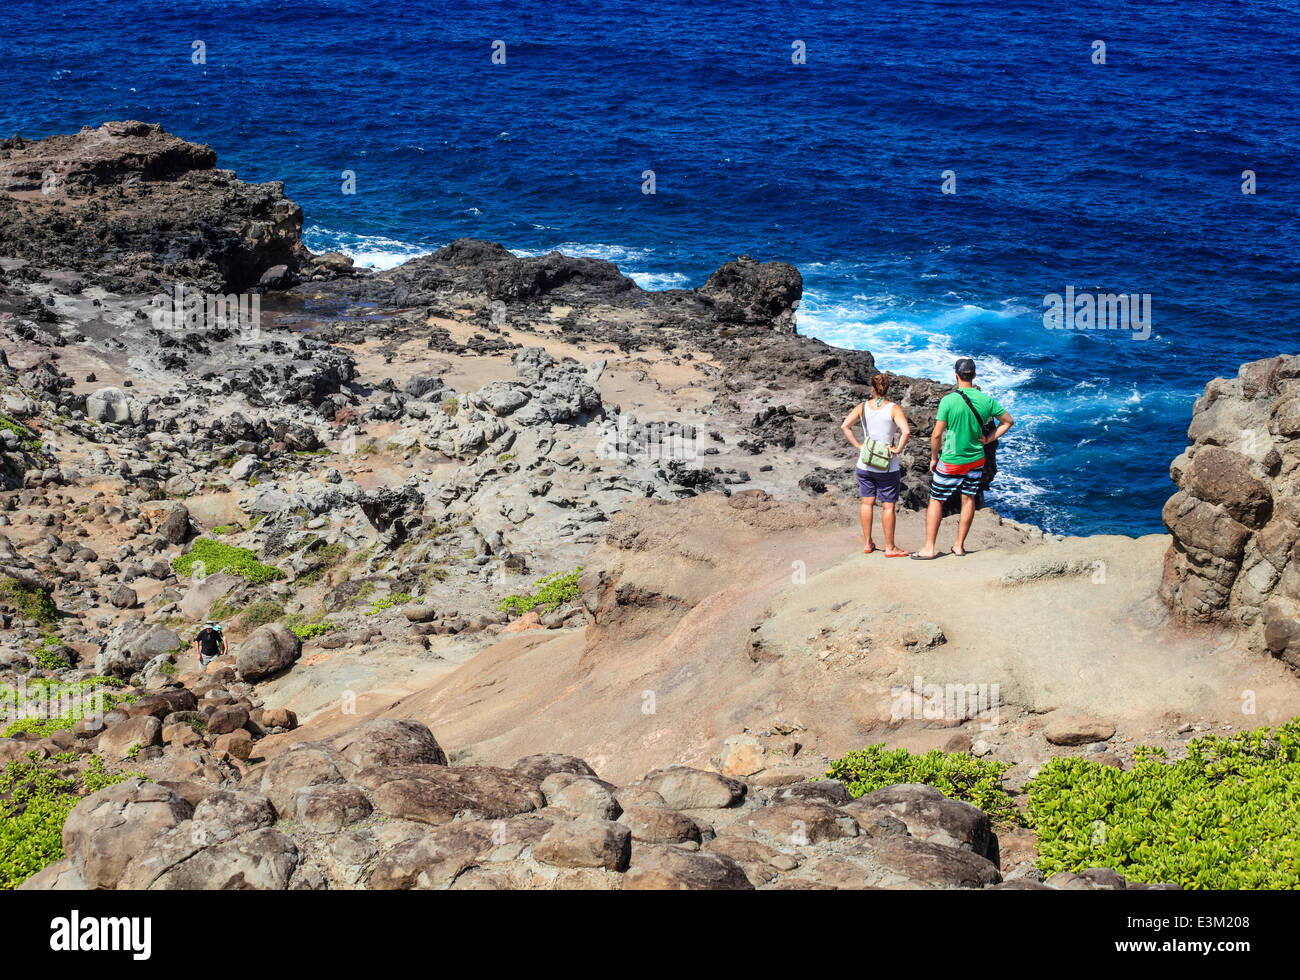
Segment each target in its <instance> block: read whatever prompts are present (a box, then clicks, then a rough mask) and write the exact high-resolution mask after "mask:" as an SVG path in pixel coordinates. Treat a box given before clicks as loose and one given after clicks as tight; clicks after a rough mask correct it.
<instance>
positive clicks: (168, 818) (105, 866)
mask: <svg viewBox="0 0 1300 980" xmlns="http://www.w3.org/2000/svg"><path fill="white" fill-rule="evenodd" d="M153 720H154V721H155V723H156V721H157V720H156V719H153ZM192 812H193V810H192V808H191V806H190V804H189V803H187V802H186V801H185V800H184V799H182V798H181V797H180V796H178V795H177V794H176V793H174V792H172V791H171V790H169V789H166V788H165V787H163V786H159V785H158V784H157V783H146V782H145V781H144V780H142V779H128V780H126V781H125V782H121V783H117V784H116V785H113V786H108V787H106V788H104V789H102V790H100V791H99V792H97V793H92V794H91V795H90V796H87V797H86V798H85V799H84V800H82V801H81V802H80V803H78V804H77V805H76V806H75V807H73V808H72V812H71V813H69V814H68V818H67V820H66V821H65V822H64V824H63V852H64V854H65V855H66V856H67V858H68V860H69V862H70V863H71V865H72V868H73V869H74V870H75V871H76V873H77V874H78V875H80V876H81V878H82V880H83V881H84V882H85V884H86V887H87V888H91V889H95V888H113V887H115V886H116V885H117V883H118V880H119V879H120V878H121V876H122V872H123V871H124V870H125V868H126V866H127V864H128V863H129V861H130V860H131V858H132V857H133V856H135V855H136V854H140V853H143V852H145V851H147V850H148V848H149V847H150V845H151V843H152V842H153V841H154V839H155V838H157V837H158V836H160V835H161V834H162V833H164V832H165V831H167V830H168V829H170V828H172V827H175V826H176V825H177V824H179V823H180V822H181V821H183V820H188V819H189V818H190V816H191V814H192Z"/></svg>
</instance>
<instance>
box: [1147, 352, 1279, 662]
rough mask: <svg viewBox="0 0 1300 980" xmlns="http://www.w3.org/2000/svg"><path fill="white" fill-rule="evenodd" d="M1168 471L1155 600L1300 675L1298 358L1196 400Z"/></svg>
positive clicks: (1253, 367)
mask: <svg viewBox="0 0 1300 980" xmlns="http://www.w3.org/2000/svg"><path fill="white" fill-rule="evenodd" d="M1187 434H1188V438H1189V439H1190V440H1191V445H1190V446H1189V447H1188V448H1187V450H1186V451H1184V452H1183V453H1182V454H1181V455H1179V456H1178V458H1177V459H1175V460H1174V462H1173V464H1172V466H1171V467H1170V474H1171V476H1172V477H1173V479H1174V482H1175V483H1176V484H1178V492H1177V493H1175V494H1174V495H1173V496H1172V497H1170V498H1169V501H1168V503H1166V504H1165V507H1164V512H1163V515H1162V516H1163V518H1164V522H1165V526H1166V527H1167V528H1169V533H1170V534H1171V535H1172V536H1173V542H1172V543H1171V545H1170V547H1169V551H1168V554H1167V556H1166V559H1165V570H1164V581H1163V583H1162V585H1161V589H1160V592H1161V595H1162V597H1163V598H1164V599H1165V601H1166V602H1168V603H1169V604H1170V605H1171V606H1172V607H1173V609H1174V610H1175V611H1176V612H1177V613H1178V614H1179V615H1180V616H1181V617H1182V618H1183V619H1184V620H1187V621H1190V622H1205V623H1218V624H1223V625H1225V626H1231V627H1236V628H1240V629H1242V630H1243V631H1244V635H1246V636H1247V637H1248V639H1249V641H1250V643H1251V645H1252V646H1254V647H1256V648H1265V649H1268V650H1269V651H1270V652H1272V653H1273V654H1274V655H1276V656H1278V657H1280V658H1281V659H1283V660H1284V661H1285V662H1286V663H1287V664H1288V665H1290V666H1291V667H1292V668H1293V669H1295V670H1297V671H1300V553H1298V552H1297V550H1296V547H1295V545H1296V541H1297V538H1300V357H1298V356H1290V357H1274V358H1269V359H1268V360H1263V361H1254V362H1251V363H1249V364H1243V365H1242V366H1241V369H1240V371H1239V372H1238V374H1237V377H1235V378H1230V379H1229V378H1216V379H1215V380H1213V381H1211V382H1210V383H1209V384H1208V385H1207V386H1206V388H1205V394H1204V395H1203V396H1202V397H1201V398H1200V399H1198V400H1197V402H1196V405H1195V407H1194V409H1193V414H1192V423H1191V426H1190V427H1189V428H1188V430H1187Z"/></svg>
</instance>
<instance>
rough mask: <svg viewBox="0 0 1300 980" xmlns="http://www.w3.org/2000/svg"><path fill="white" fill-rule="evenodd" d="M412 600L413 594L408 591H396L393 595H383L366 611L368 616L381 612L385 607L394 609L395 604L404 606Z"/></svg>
mask: <svg viewBox="0 0 1300 980" xmlns="http://www.w3.org/2000/svg"><path fill="white" fill-rule="evenodd" d="M410 601H411V596H410V594H409V593H407V592H395V593H393V594H392V595H386V596H381V597H380V598H378V599H376V600H375V601H374V602H372V603H371V604H370V608H369V609H368V610H367V611H366V615H367V616H373V615H375V614H376V613H381V612H383V611H384V610H385V609H392V608H393V607H394V606H404V605H406V603H408V602H410Z"/></svg>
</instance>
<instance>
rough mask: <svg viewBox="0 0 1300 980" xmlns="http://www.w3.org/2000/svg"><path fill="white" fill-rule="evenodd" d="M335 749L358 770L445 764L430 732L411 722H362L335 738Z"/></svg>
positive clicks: (424, 727) (443, 754)
mask: <svg viewBox="0 0 1300 980" xmlns="http://www.w3.org/2000/svg"><path fill="white" fill-rule="evenodd" d="M334 747H335V748H336V749H338V751H339V753H340V754H341V755H342V756H343V758H345V759H347V760H348V761H349V762H350V763H352V764H353V765H354V766H356V767H357V768H358V769H365V768H367V767H370V766H388V765H401V764H404V763H427V764H429V765H436V766H445V765H446V764H447V754H446V753H445V752H443V751H442V746H440V745H439V744H438V740H437V739H436V738H434V737H433V732H431V731H429V728H428V726H427V725H424V724H422V723H421V722H418V721H414V720H411V719H402V720H396V719H387V718H385V719H379V720H376V721H368V722H364V723H362V724H360V725H358V726H357V727H356V728H353V729H352V730H350V731H349V732H347V733H346V734H345V735H341V736H340V737H338V738H336V739H335V740H334Z"/></svg>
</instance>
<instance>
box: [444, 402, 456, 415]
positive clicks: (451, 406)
mask: <svg viewBox="0 0 1300 980" xmlns="http://www.w3.org/2000/svg"><path fill="white" fill-rule="evenodd" d="M442 410H443V412H444V413H445V414H447V415H455V414H456V413H457V412H459V411H460V399H458V398H444V399H443V400H442Z"/></svg>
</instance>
